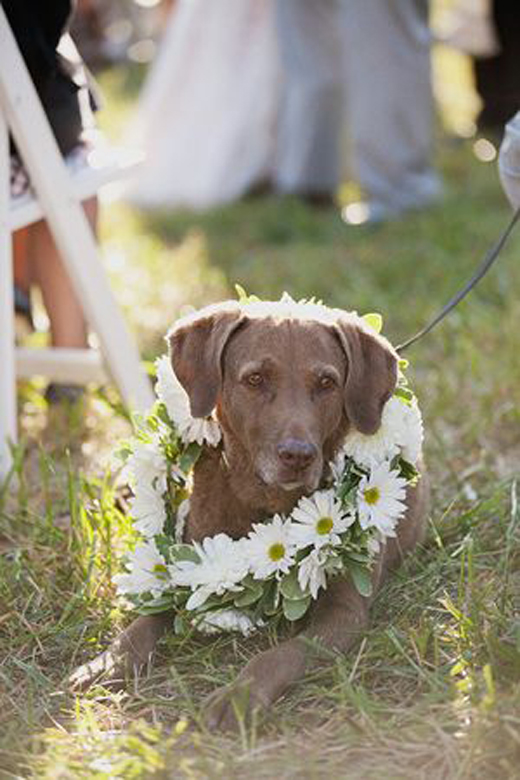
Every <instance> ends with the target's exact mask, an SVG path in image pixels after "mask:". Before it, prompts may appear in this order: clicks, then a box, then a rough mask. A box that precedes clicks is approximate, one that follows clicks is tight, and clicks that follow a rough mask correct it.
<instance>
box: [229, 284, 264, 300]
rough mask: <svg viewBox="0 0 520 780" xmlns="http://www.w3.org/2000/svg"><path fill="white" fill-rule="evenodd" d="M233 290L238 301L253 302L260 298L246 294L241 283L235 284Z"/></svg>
mask: <svg viewBox="0 0 520 780" xmlns="http://www.w3.org/2000/svg"><path fill="white" fill-rule="evenodd" d="M235 291H236V294H237V296H238V300H239V303H254V302H255V301H259V300H260V298H259V297H258V296H257V295H248V294H247V293H246V291H245V290H244V288H243V287H242V285H241V284H235Z"/></svg>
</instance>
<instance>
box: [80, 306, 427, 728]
mask: <svg viewBox="0 0 520 780" xmlns="http://www.w3.org/2000/svg"><path fill="white" fill-rule="evenodd" d="M311 311H312V310H311ZM170 346H171V360H172V364H173V368H174V370H175V373H176V375H177V377H178V378H179V381H180V382H181V384H182V385H183V386H184V388H185V390H186V392H187V393H188V396H189V399H190V405H191V410H192V414H193V415H194V416H195V417H206V416H208V415H209V414H210V413H211V412H212V411H213V409H214V408H215V407H216V410H217V416H218V419H219V421H220V424H221V427H222V431H223V447H222V449H221V448H219V449H215V450H211V449H208V450H206V452H205V453H204V454H203V456H202V457H201V458H200V460H199V461H198V463H197V465H196V467H195V472H194V488H193V494H192V497H191V502H190V513H189V518H188V522H187V529H186V538H187V540H188V541H193V540H201V539H203V538H204V537H205V536H212V535H214V534H216V533H219V532H225V533H227V534H229V535H230V536H232V537H233V538H238V537H240V536H244V535H246V534H247V533H248V532H249V531H250V530H251V526H252V524H253V523H256V522H261V521H262V520H265V519H267V518H268V517H271V516H272V515H273V514H274V513H276V512H280V513H288V512H290V511H291V510H292V508H293V507H294V505H295V504H296V502H297V501H298V499H299V498H300V497H301V496H302V495H303V494H308V493H311V492H312V491H314V490H316V488H317V487H318V486H319V485H320V483H321V482H322V480H323V479H324V477H325V474H326V469H327V463H328V462H329V461H330V460H331V459H332V458H333V457H334V455H335V453H336V451H337V449H338V448H339V446H340V444H341V442H342V440H343V439H344V437H345V435H346V433H347V432H348V430H349V428H350V427H354V428H356V429H357V430H359V431H361V432H362V433H365V434H371V433H375V432H376V431H377V430H378V428H379V426H380V423H381V413H382V409H383V406H384V404H385V402H386V401H387V400H388V398H390V396H391V395H392V393H393V391H394V389H395V384H396V379H397V357H396V354H395V352H394V350H393V349H392V347H391V346H390V345H389V344H388V342H387V341H386V340H385V339H383V338H382V337H380V336H378V335H377V334H375V332H374V331H373V330H372V329H370V328H369V327H368V326H367V325H366V324H365V322H364V321H363V320H362V319H361V318H359V317H357V316H355V315H352V314H346V313H345V312H342V311H340V310H323V309H321V307H316V309H315V311H313V312H312V318H309V307H305V308H303V309H302V308H301V307H298V306H291V305H289V304H255V305H249V306H239V305H238V304H236V303H229V304H225V305H221V306H218V307H208V308H207V309H205V310H203V311H202V312H199V313H198V314H197V315H196V316H195V317H190V318H188V319H185V320H182V321H180V322H179V323H178V324H177V326H176V327H175V328H174V330H173V331H172V333H171V334H170ZM426 494H427V486H426V483H425V480H424V479H421V480H420V481H419V483H418V485H417V487H414V488H412V489H409V491H408V496H407V504H408V510H407V514H406V516H405V517H404V518H402V519H401V521H400V522H399V526H398V537H397V538H396V539H392V540H390V541H389V542H387V544H386V545H385V546H384V548H383V550H382V552H381V554H380V556H379V558H378V560H377V562H376V565H375V567H374V571H373V586H374V587H373V592H374V593H375V592H376V591H377V589H378V588H379V587H380V585H381V583H382V582H383V581H384V579H385V577H386V575H387V573H388V572H389V571H390V570H391V569H392V568H393V567H395V566H396V565H398V563H399V562H400V560H401V558H402V555H403V554H404V553H406V552H407V551H409V550H411V549H412V548H413V547H414V546H415V545H416V544H417V542H418V541H420V540H421V538H422V536H423V530H424V520H425V508H426ZM370 601H371V599H367V598H363V597H361V596H360V595H359V593H358V592H357V590H356V589H355V587H354V586H353V585H352V584H351V583H350V582H348V581H343V580H336V581H333V582H332V583H331V584H330V585H329V587H328V589H327V590H326V591H324V592H322V594H321V595H320V596H319V598H318V599H317V601H316V602H315V603H314V605H313V608H312V610H311V612H310V615H309V617H308V619H307V620H306V623H305V625H304V626H303V627H302V630H301V632H300V634H298V635H296V636H295V637H293V638H291V639H289V640H287V641H285V642H283V643H281V644H280V645H278V646H277V647H275V648H273V649H270V650H268V651H266V652H263V653H260V654H259V655H257V656H255V657H254V658H253V659H252V661H250V663H249V664H247V666H246V667H245V668H244V669H243V671H242V672H241V674H240V675H239V678H238V680H237V682H236V684H235V685H233V686H232V688H229V689H223V690H220V691H217V692H216V693H215V694H213V696H211V697H210V699H209V701H208V702H207V707H206V718H207V722H208V724H209V725H210V726H211V727H221V728H228V727H233V726H234V725H235V715H234V707H233V703H232V699H233V696H234V695H235V693H236V691H237V689H240V688H247V690H248V695H249V707H250V709H253V708H257V707H267V706H269V705H270V704H271V703H272V702H274V701H275V700H276V699H277V698H278V697H279V696H280V695H281V694H282V693H284V691H286V690H287V688H288V687H289V686H290V685H291V684H292V683H294V682H295V681H296V680H298V679H299V678H300V677H302V675H303V674H304V672H305V669H306V667H307V664H308V663H309V661H310V660H311V658H312V657H313V654H316V653H319V647H320V646H322V647H325V648H327V649H328V650H329V654H330V650H334V651H339V652H345V651H346V650H348V649H349V647H350V646H351V645H352V643H353V642H355V640H356V639H357V638H358V637H359V635H360V632H362V631H363V630H364V628H365V627H366V625H367V620H368V609H369V606H370ZM171 624H172V615H171V614H170V613H167V614H163V615H158V616H153V617H139V618H137V620H135V621H134V623H132V624H131V626H130V627H129V628H128V629H127V630H126V631H125V632H124V633H123V634H122V635H121V636H120V637H119V638H118V639H117V640H116V641H115V643H114V644H113V645H112V647H111V648H110V650H109V651H107V652H106V653H104V654H103V655H102V656H101V657H100V658H98V659H96V660H95V661H93V662H91V663H90V664H87V665H86V666H84V667H82V668H81V669H80V670H78V671H77V672H76V673H75V675H74V676H73V678H72V682H73V683H74V684H75V685H76V686H78V685H80V686H83V685H85V684H88V683H90V682H91V681H92V680H93V679H94V678H95V677H97V676H98V675H99V674H100V673H101V672H105V673H106V672H107V671H108V672H111V673H112V674H121V671H122V670H123V671H124V669H125V668H126V669H127V670H128V669H137V668H139V667H142V666H143V665H144V664H146V663H147V662H148V660H149V658H150V656H151V654H152V652H153V650H154V648H155V645H156V643H157V640H158V639H159V637H160V636H161V635H162V634H163V632H164V631H165V630H166V629H167V627H168V626H170V625H171ZM309 639H310V640H312V641H311V642H309Z"/></svg>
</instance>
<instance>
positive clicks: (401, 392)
mask: <svg viewBox="0 0 520 780" xmlns="http://www.w3.org/2000/svg"><path fill="white" fill-rule="evenodd" d="M394 395H395V396H397V398H401V399H402V400H403V401H404V402H405V403H407V404H408V405H409V404H410V403H411V402H412V401H413V398H414V395H413V393H412V391H411V390H409V389H408V388H407V387H403V386H402V385H401V386H400V387H398V388H397V389H396V391H395V393H394Z"/></svg>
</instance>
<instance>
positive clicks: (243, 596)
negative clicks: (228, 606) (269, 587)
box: [233, 588, 262, 607]
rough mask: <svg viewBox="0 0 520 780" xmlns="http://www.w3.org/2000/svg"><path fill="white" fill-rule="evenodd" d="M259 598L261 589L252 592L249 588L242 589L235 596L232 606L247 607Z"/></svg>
mask: <svg viewBox="0 0 520 780" xmlns="http://www.w3.org/2000/svg"><path fill="white" fill-rule="evenodd" d="M261 596H262V588H260V589H259V591H256V590H252V589H250V588H244V590H243V591H242V592H241V593H238V594H237V595H236V596H235V598H234V600H233V604H234V605H235V607H249V605H250V604H254V603H255V601H258V599H259V598H260V597H261Z"/></svg>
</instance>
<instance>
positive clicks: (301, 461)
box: [276, 439, 318, 471]
mask: <svg viewBox="0 0 520 780" xmlns="http://www.w3.org/2000/svg"><path fill="white" fill-rule="evenodd" d="M276 452H277V453H278V457H279V458H280V460H281V461H282V463H283V464H284V466H289V468H291V469H294V470H295V471H303V469H306V468H307V466H310V464H311V463H312V461H313V460H314V458H315V457H316V455H317V452H318V451H317V449H316V447H315V446H314V444H311V443H310V442H308V441H302V439H285V440H284V441H281V442H280V443H279V444H278V445H277V447H276Z"/></svg>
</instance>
